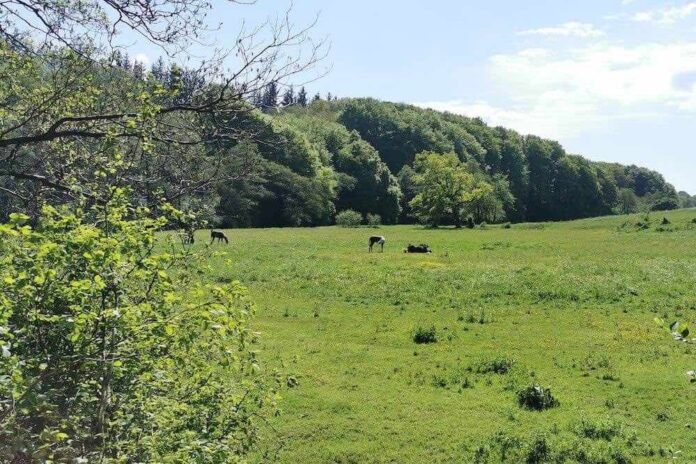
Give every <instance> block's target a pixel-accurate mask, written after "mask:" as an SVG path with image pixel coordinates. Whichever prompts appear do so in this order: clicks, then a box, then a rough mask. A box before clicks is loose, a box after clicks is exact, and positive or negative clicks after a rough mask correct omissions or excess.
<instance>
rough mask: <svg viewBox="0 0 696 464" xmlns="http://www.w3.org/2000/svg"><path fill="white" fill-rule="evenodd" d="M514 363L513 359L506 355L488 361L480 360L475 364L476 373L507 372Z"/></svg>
mask: <svg viewBox="0 0 696 464" xmlns="http://www.w3.org/2000/svg"><path fill="white" fill-rule="evenodd" d="M514 365H515V360H514V359H510V358H506V357H497V358H494V359H490V360H488V361H482V362H480V363H479V364H478V365H477V366H476V369H475V370H476V373H478V374H490V373H493V374H501V375H502V374H507V373H508V372H510V370H511V369H512V368H513V366H514Z"/></svg>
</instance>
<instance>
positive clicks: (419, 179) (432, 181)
mask: <svg viewBox="0 0 696 464" xmlns="http://www.w3.org/2000/svg"><path fill="white" fill-rule="evenodd" d="M414 167H415V170H416V176H415V178H414V180H415V184H416V185H417V188H418V194H417V195H416V196H415V197H414V198H413V200H411V203H410V205H411V208H412V209H413V211H414V212H415V214H416V215H417V216H418V218H419V219H420V220H421V221H422V222H424V223H426V224H428V225H430V226H433V227H437V226H439V225H440V224H442V223H443V222H445V223H446V222H447V221H450V222H451V223H454V224H455V225H457V226H460V225H461V224H462V220H463V215H464V213H465V207H466V206H467V203H468V202H470V201H471V200H472V198H474V196H475V195H474V193H472V190H474V177H473V176H472V175H471V174H470V173H469V172H468V171H467V169H466V168H465V167H464V166H463V165H462V164H461V162H460V161H459V159H457V156H456V155H455V154H453V153H452V154H448V155H440V154H437V153H428V152H425V153H420V154H418V156H417V157H416V161H415V165H414ZM489 187H490V186H489Z"/></svg>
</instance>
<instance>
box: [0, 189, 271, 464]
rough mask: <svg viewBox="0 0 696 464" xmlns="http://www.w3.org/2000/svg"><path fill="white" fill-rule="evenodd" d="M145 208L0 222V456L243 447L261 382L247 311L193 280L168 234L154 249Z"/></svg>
mask: <svg viewBox="0 0 696 464" xmlns="http://www.w3.org/2000/svg"><path fill="white" fill-rule="evenodd" d="M146 214H147V211H144V210H141V211H133V210H132V208H131V207H130V205H129V204H128V203H127V202H126V201H125V199H124V196H122V192H119V191H114V199H113V200H111V201H110V202H109V203H107V204H106V205H103V206H102V205H97V206H94V207H92V208H91V209H89V210H83V209H81V208H79V207H76V208H75V210H74V211H72V212H70V211H68V210H61V211H59V210H56V209H54V208H50V207H45V208H44V210H43V216H42V218H41V220H40V221H39V224H38V226H37V228H36V229H33V228H31V227H29V226H28V225H26V220H27V218H26V217H25V216H21V215H13V216H12V217H11V221H10V223H8V224H0V282H2V286H1V287H0V329H1V330H0V345H1V346H2V347H3V355H2V356H0V373H1V374H2V375H1V376H0V379H1V380H0V443H2V446H0V461H2V462H10V461H12V459H13V456H14V457H17V456H20V455H24V456H27V458H30V459H31V460H32V461H34V462H47V461H51V462H199V463H213V462H216V463H217V462H229V461H230V460H233V459H239V458H242V457H243V456H244V455H245V454H247V453H248V452H249V451H250V449H252V447H253V446H254V443H255V442H256V435H257V429H256V419H255V417H256V415H257V414H258V415H259V416H258V417H259V418H260V420H264V419H263V416H264V415H266V414H265V413H264V411H268V412H269V413H270V412H271V411H270V410H269V409H274V408H273V395H274V391H273V390H274V389H275V387H272V388H271V389H267V388H266V386H265V380H264V379H263V378H262V377H260V376H259V374H257V373H256V372H257V371H258V366H257V361H256V358H255V355H254V352H253V351H252V350H251V349H250V347H249V343H250V342H251V341H252V338H253V333H252V332H251V329H250V327H249V319H250V317H251V315H252V314H253V312H254V307H253V306H252V304H251V303H250V302H249V301H248V299H247V296H246V290H245V289H244V288H242V287H241V286H240V285H239V284H238V283H236V282H234V283H231V284H229V285H198V284H196V283H195V282H194V278H195V275H196V274H195V269H192V268H191V266H190V265H191V263H192V261H194V256H192V255H191V254H190V250H189V249H188V248H186V247H181V245H178V246H177V245H176V243H175V242H174V240H175V236H174V235H171V236H170V237H169V239H170V240H172V242H171V243H170V244H169V245H170V246H167V247H166V249H167V250H169V251H168V252H162V253H159V252H154V251H153V250H154V249H155V244H156V239H155V231H157V230H158V229H160V228H161V227H162V226H163V225H164V224H165V223H166V220H164V219H159V220H151V219H147V218H146ZM93 218H102V220H101V221H100V222H99V223H97V224H96V225H95V224H93V223H91V222H87V221H88V220H89V219H93ZM174 265H177V266H178V267H179V268H180V269H183V270H184V272H176V273H170V272H169V271H168V270H169V269H170V268H171V267H173V266H174ZM188 276H192V277H191V278H189V277H188ZM234 405H236V406H234ZM233 406H234V407H233ZM269 407H270V408H269ZM269 415H270V414H269ZM6 445H7V446H6Z"/></svg>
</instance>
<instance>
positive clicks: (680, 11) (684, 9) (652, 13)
mask: <svg viewBox="0 0 696 464" xmlns="http://www.w3.org/2000/svg"><path fill="white" fill-rule="evenodd" d="M694 12H696V2H690V3H687V4H685V5H682V6H673V7H667V8H660V9H655V10H647V11H641V12H638V13H635V14H634V15H633V16H631V19H632V20H633V21H636V22H653V23H658V24H674V23H675V22H677V21H680V20H683V19H686V18H688V17H689V16H691V15H692V14H693V13H694Z"/></svg>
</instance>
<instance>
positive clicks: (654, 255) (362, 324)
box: [197, 210, 696, 463]
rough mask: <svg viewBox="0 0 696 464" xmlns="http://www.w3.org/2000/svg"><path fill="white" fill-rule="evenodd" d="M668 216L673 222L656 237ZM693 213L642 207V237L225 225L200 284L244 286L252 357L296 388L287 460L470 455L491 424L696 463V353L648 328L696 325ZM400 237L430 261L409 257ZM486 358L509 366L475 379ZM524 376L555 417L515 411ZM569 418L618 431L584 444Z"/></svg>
mask: <svg viewBox="0 0 696 464" xmlns="http://www.w3.org/2000/svg"><path fill="white" fill-rule="evenodd" d="M665 216H666V217H667V218H668V219H669V220H670V221H671V223H672V224H670V225H667V226H665V227H664V229H665V231H658V229H659V228H660V227H661V226H660V222H661V220H662V218H663V217H665ZM694 218H696V210H682V211H677V212H671V213H665V214H662V213H653V214H652V215H651V226H650V228H649V229H647V230H639V227H638V226H636V224H637V223H638V222H641V221H643V217H642V216H632V217H625V216H624V217H610V218H599V219H590V220H583V221H575V222H569V223H555V224H544V225H542V226H538V225H524V224H522V225H513V226H512V228H511V229H503V228H500V227H498V226H496V227H489V228H487V229H485V230H480V229H476V230H466V229H463V230H453V229H440V230H424V229H422V228H420V227H418V226H388V227H381V228H380V229H378V230H374V229H340V228H334V227H328V228H317V229H264V230H232V231H229V232H228V236H229V237H230V240H231V244H230V246H229V247H227V248H225V249H227V250H228V251H229V256H228V257H227V258H222V257H220V258H213V259H212V260H211V262H210V264H211V267H212V269H213V271H212V273H213V274H212V276H211V277H212V279H214V280H217V281H227V280H231V279H238V280H240V281H242V282H243V283H244V284H245V285H247V286H248V287H249V289H250V292H251V295H252V297H253V299H254V301H255V302H256V303H257V305H258V316H257V319H256V327H257V328H258V330H259V331H260V332H261V333H262V334H261V342H260V344H259V346H258V348H259V350H260V358H261V360H262V364H263V365H264V366H265V367H266V368H267V369H272V368H279V369H281V370H282V371H283V372H285V374H286V375H290V376H294V377H295V378H296V379H297V381H298V386H296V387H295V388H289V389H287V390H285V391H284V392H283V399H282V401H281V406H282V409H283V414H282V416H281V417H279V418H278V420H277V421H276V423H275V424H274V425H275V427H277V428H278V430H279V432H280V434H281V436H282V437H283V439H284V440H285V441H286V442H285V445H284V448H283V450H284V451H283V453H282V454H281V460H282V461H283V462H292V463H314V462H338V463H344V462H345V463H353V462H354V463H363V462H399V463H402V462H413V463H423V462H453V461H454V462H471V461H472V458H471V456H472V455H473V454H474V453H475V450H476V449H477V448H478V447H479V446H491V444H492V443H493V441H491V437H493V436H494V435H495V434H496V433H497V432H500V431H502V432H504V433H505V434H506V436H510V437H512V436H515V437H519V438H520V439H522V440H525V439H527V437H532V436H535V435H536V434H537V433H540V432H545V433H547V434H548V436H549V437H550V440H551V441H553V440H556V439H558V440H571V441H572V440H576V441H577V440H579V443H587V446H588V447H596V448H597V449H598V450H599V451H597V452H598V453H600V452H601V451H602V449H604V448H607V447H609V448H611V447H613V446H615V445H614V444H615V443H616V442H620V444H617V445H616V446H622V447H623V448H624V449H626V450H628V451H629V453H632V455H631V459H632V460H633V461H634V462H669V459H670V458H671V457H672V456H673V453H676V452H677V451H679V452H680V453H676V454H675V455H676V456H677V457H678V460H677V462H696V385H694V384H689V381H688V379H687V377H686V375H685V373H686V371H688V370H692V369H696V346H692V347H691V348H689V347H688V346H687V345H684V344H679V343H677V342H675V341H673V340H672V339H671V337H670V336H669V334H668V333H666V332H664V331H663V330H661V329H660V328H659V327H657V326H656V324H655V323H654V322H653V319H654V318H655V317H656V316H660V317H664V318H666V319H670V320H671V319H675V318H676V319H679V320H682V321H688V322H692V323H693V325H695V326H696V311H695V309H696V224H693V223H692V220H693V219H694ZM627 221H629V224H626V225H625V226H624V227H621V226H622V225H624V223H626V222H627ZM619 229H620V230H619ZM373 233H377V234H380V235H384V236H386V238H387V243H386V247H385V252H384V253H383V254H381V253H372V254H368V253H367V238H368V236H369V235H371V234H373ZM204 234H205V232H200V236H199V237H198V239H199V240H198V242H199V243H201V242H203V241H205V239H206V236H205V235H204ZM409 242H411V243H414V244H418V243H427V244H429V245H430V246H431V247H432V249H433V251H434V253H433V254H431V255H407V254H404V253H403V252H402V249H403V248H404V247H405V246H406V244H408V243H409ZM197 246H202V245H197ZM221 247H222V246H221ZM228 258H230V259H231V264H229V263H227V262H226V259H228ZM430 326H434V327H435V329H436V336H437V340H438V341H437V343H433V344H428V345H417V344H415V343H414V341H413V332H414V330H415V329H416V328H418V327H423V328H428V327H430ZM495 359H507V360H510V361H514V363H513V364H512V365H511V369H510V371H509V372H508V373H498V374H496V373H483V372H482V373H479V372H477V370H485V369H481V368H480V367H481V366H482V365H485V363H486V362H490V361H493V360H495ZM535 382H536V383H539V384H541V385H543V386H548V387H550V388H551V391H552V394H553V395H554V396H555V397H556V398H557V399H558V400H559V401H560V406H558V407H556V408H553V409H549V410H546V411H542V412H530V411H527V410H524V409H522V408H520V407H519V406H518V404H517V396H516V393H517V391H518V390H520V389H522V388H524V387H526V386H528V385H531V384H532V383H535ZM582 419H585V420H586V421H588V422H589V423H594V424H607V423H609V424H613V425H611V427H614V428H613V429H612V430H619V428H620V430H621V434H622V436H623V437H624V438H621V439H619V438H612V437H611V436H610V437H606V436H600V437H592V436H591V435H592V433H586V434H585V435H584V436H582V437H581V436H580V435H579V434H578V432H577V431H578V430H579V427H580V426H579V423H580V421H581V420H582ZM611 427H609V428H611ZM633 433H635V435H636V436H635V437H631V435H632V434H633ZM583 440H584V441H583ZM603 447H604V448H603ZM585 462H595V461H592V460H591V456H590V457H588V460H587V461H585ZM596 462H604V461H596ZM610 462H614V461H610Z"/></svg>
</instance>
